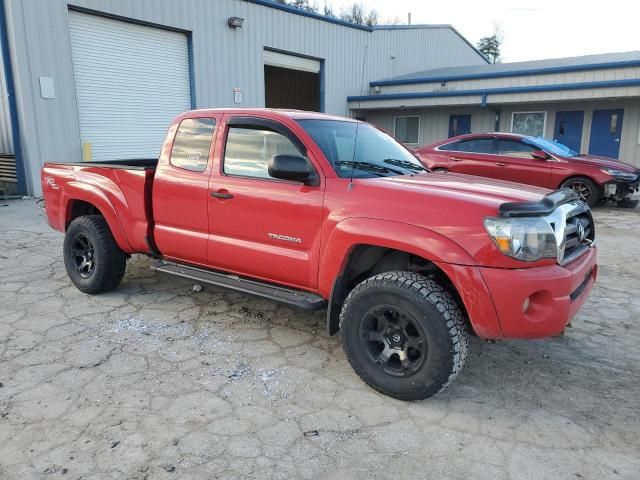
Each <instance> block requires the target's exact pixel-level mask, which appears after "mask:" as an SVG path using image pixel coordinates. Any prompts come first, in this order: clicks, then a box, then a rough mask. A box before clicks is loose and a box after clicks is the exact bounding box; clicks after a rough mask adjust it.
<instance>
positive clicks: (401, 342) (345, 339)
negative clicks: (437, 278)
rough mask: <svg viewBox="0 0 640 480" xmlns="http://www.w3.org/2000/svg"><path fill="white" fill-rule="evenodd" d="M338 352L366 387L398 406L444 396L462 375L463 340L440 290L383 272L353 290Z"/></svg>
mask: <svg viewBox="0 0 640 480" xmlns="http://www.w3.org/2000/svg"><path fill="white" fill-rule="evenodd" d="M340 335H341V338H342V346H343V348H344V351H345V353H346V355H347V358H348V360H349V363H350V364H351V366H352V367H353V369H354V370H355V372H356V373H357V374H358V375H359V376H360V378H362V380H364V381H365V382H366V383H367V384H368V385H369V386H371V387H372V388H374V389H375V390H378V391H379V392H381V393H383V394H385V395H388V396H390V397H394V398H398V399H400V400H422V399H424V398H428V397H431V396H433V395H435V394H436V393H438V392H441V391H442V390H444V389H445V388H446V387H447V386H448V385H449V384H450V383H451V382H452V381H453V380H454V379H455V378H456V376H457V375H458V373H459V372H460V371H461V370H462V366H463V365H464V362H465V359H466V356H467V347H468V342H469V334H468V332H467V328H466V325H465V321H464V317H463V315H462V312H461V311H460V309H459V308H458V306H457V305H456V303H455V301H454V300H453V298H452V297H451V295H450V294H449V293H448V292H446V291H445V290H444V289H443V288H442V287H441V286H440V285H438V284H437V283H436V282H434V281H433V280H430V279H428V278H426V277H424V276H422V275H419V274H417V273H412V272H386V273H381V274H379V275H376V276H374V277H371V278H369V279H367V280H365V281H364V282H362V283H360V284H359V285H357V286H356V287H355V288H354V289H353V290H352V291H351V293H350V294H349V296H348V297H347V299H346V300H345V303H344V305H343V307H342V312H341V314H340Z"/></svg>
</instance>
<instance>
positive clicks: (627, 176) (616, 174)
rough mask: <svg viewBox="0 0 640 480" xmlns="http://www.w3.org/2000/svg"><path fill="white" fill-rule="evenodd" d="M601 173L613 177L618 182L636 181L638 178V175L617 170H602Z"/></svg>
mask: <svg viewBox="0 0 640 480" xmlns="http://www.w3.org/2000/svg"><path fill="white" fill-rule="evenodd" d="M600 171H601V172H604V173H606V174H608V175H611V176H612V177H613V178H615V179H617V180H635V179H636V178H637V177H638V174H637V173H629V172H623V171H622V170H618V169H615V168H601V169H600Z"/></svg>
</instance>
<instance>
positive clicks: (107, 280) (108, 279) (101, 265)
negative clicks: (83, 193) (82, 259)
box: [63, 215, 127, 294]
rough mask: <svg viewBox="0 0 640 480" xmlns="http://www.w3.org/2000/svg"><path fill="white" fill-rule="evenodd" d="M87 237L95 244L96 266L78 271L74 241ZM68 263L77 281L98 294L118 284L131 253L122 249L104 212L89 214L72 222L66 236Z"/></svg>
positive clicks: (65, 260)
mask: <svg viewBox="0 0 640 480" xmlns="http://www.w3.org/2000/svg"><path fill="white" fill-rule="evenodd" d="M81 238H82V239H85V240H88V242H89V243H90V244H91V246H92V247H93V252H92V256H91V258H92V260H93V262H94V264H93V269H92V271H91V273H90V274H89V272H88V271H85V272H84V276H83V274H81V273H80V271H78V266H77V263H76V262H77V260H74V257H75V258H77V256H76V255H74V244H75V242H77V241H78V239H81ZM63 253H64V266H65V268H66V269H67V275H69V278H70V279H71V281H72V282H73V284H74V285H75V286H76V287H77V288H78V290H80V291H81V292H84V293H89V294H94V293H101V292H107V291H109V290H113V289H114V288H116V287H117V286H118V285H119V284H120V281H121V280H122V277H123V276H124V272H125V269H126V267H127V256H126V255H125V253H124V252H123V251H122V250H120V248H119V247H118V245H117V244H116V242H115V240H114V239H113V235H111V230H109V225H107V222H106V220H105V219H104V217H102V216H101V215H86V216H82V217H78V218H76V219H75V220H73V221H72V222H71V224H70V225H69V228H67V232H66V234H65V237H64V246H63Z"/></svg>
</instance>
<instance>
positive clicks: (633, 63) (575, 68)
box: [369, 60, 640, 87]
mask: <svg viewBox="0 0 640 480" xmlns="http://www.w3.org/2000/svg"><path fill="white" fill-rule="evenodd" d="M627 67H640V60H624V61H620V62H604V63H589V64H584V65H560V66H557V67H542V68H529V69H524V70H509V71H503V72H482V73H468V74H464V75H442V76H439V77H419V78H405V79H402V78H398V79H392V80H377V81H373V82H370V83H369V85H370V86H371V87H378V86H379V87H383V86H389V85H415V84H418V83H439V82H451V81H454V80H474V79H479V78H505V77H521V76H525V75H544V74H548V73H566V72H583V71H584V72H587V71H591V70H605V69H607V68H627Z"/></svg>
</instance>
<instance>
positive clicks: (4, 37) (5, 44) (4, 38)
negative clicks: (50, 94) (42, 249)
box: [0, 0, 28, 195]
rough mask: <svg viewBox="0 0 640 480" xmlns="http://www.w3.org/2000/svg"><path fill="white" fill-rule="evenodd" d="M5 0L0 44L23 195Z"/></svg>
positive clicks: (23, 175) (0, 7)
mask: <svg viewBox="0 0 640 480" xmlns="http://www.w3.org/2000/svg"><path fill="white" fill-rule="evenodd" d="M4 3H5V0H0V46H1V48H2V58H3V65H4V76H5V81H6V84H7V97H8V100H9V117H10V119H11V135H12V138H13V155H14V157H15V160H16V178H17V180H18V193H20V194H22V195H24V194H26V193H28V192H27V179H26V172H25V170H24V157H23V155H22V139H21V138H20V124H19V123H18V106H17V104H16V89H15V84H14V82H13V67H12V66H11V53H10V50H9V34H8V32H7V15H6V11H5V5H4Z"/></svg>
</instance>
